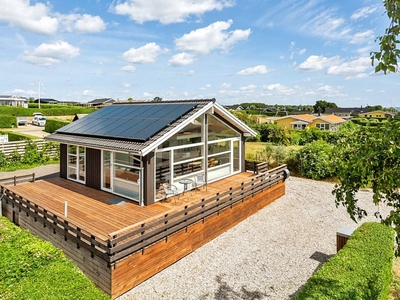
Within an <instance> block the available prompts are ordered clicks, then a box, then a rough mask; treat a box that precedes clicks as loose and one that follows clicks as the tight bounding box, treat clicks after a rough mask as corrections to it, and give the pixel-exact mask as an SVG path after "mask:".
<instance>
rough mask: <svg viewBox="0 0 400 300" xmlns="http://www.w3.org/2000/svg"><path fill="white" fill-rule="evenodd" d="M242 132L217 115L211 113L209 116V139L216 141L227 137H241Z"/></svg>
mask: <svg viewBox="0 0 400 300" xmlns="http://www.w3.org/2000/svg"><path fill="white" fill-rule="evenodd" d="M239 136H240V134H239V133H238V132H236V131H235V130H233V129H232V128H230V127H228V126H227V125H226V124H224V123H223V122H222V121H220V120H218V119H217V118H216V117H214V116H212V115H209V117H208V140H209V141H215V140H221V139H226V138H233V137H239Z"/></svg>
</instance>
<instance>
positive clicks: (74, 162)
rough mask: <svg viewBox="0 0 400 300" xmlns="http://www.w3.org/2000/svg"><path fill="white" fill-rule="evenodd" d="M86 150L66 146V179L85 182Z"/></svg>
mask: <svg viewBox="0 0 400 300" xmlns="http://www.w3.org/2000/svg"><path fill="white" fill-rule="evenodd" d="M85 152H86V148H85V147H79V146H75V145H68V175H67V176H68V178H69V179H72V180H76V181H80V182H85V162H86V157H85Z"/></svg>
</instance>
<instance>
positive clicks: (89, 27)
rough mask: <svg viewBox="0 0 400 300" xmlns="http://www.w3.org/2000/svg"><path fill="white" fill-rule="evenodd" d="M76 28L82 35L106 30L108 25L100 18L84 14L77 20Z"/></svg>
mask: <svg viewBox="0 0 400 300" xmlns="http://www.w3.org/2000/svg"><path fill="white" fill-rule="evenodd" d="M75 28H76V30H78V31H79V32H80V33H94V32H100V31H103V30H104V29H106V24H105V23H104V21H103V20H102V19H101V18H100V17H99V16H91V15H88V14H84V15H83V16H80V18H78V20H76V22H75Z"/></svg>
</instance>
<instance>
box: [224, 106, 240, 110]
mask: <svg viewBox="0 0 400 300" xmlns="http://www.w3.org/2000/svg"><path fill="white" fill-rule="evenodd" d="M224 107H225V108H226V109H228V110H243V107H242V106H240V105H225V106H224Z"/></svg>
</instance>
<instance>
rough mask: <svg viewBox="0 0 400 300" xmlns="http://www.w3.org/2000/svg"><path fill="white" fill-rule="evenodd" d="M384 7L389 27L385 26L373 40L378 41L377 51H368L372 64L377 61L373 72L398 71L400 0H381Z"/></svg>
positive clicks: (399, 57)
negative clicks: (380, 33) (382, 31)
mask: <svg viewBox="0 0 400 300" xmlns="http://www.w3.org/2000/svg"><path fill="white" fill-rule="evenodd" d="M383 5H384V6H385V9H386V15H387V16H388V17H389V27H388V28H386V30H385V34H384V35H383V36H380V37H378V38H377V39H376V40H375V41H379V51H372V52H371V53H370V56H371V60H372V65H374V64H375V62H377V65H376V67H375V73H378V72H380V71H383V73H385V74H386V72H387V71H389V72H396V71H398V66H397V60H398V59H400V50H399V49H398V48H397V44H398V43H400V41H399V40H398V38H397V37H398V35H399V33H400V0H383Z"/></svg>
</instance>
